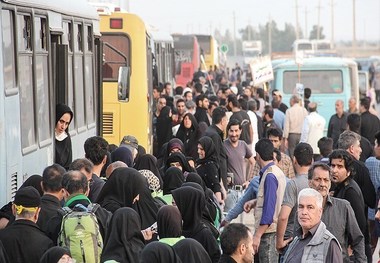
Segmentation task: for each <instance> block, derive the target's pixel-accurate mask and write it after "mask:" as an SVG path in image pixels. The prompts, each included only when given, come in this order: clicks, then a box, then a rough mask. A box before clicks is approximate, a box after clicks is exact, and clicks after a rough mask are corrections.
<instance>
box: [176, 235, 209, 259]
mask: <svg viewBox="0 0 380 263" xmlns="http://www.w3.org/2000/svg"><path fill="white" fill-rule="evenodd" d="M173 248H174V251H175V252H176V253H177V255H178V256H179V258H180V259H181V260H182V263H199V262H202V263H211V259H210V256H209V255H208V253H207V251H206V250H205V249H204V247H203V246H202V245H201V243H199V242H198V241H196V240H195V239H192V238H185V239H182V240H180V241H178V242H177V243H176V244H175V245H174V246H173Z"/></svg>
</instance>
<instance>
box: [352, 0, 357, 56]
mask: <svg viewBox="0 0 380 263" xmlns="http://www.w3.org/2000/svg"><path fill="white" fill-rule="evenodd" d="M355 9H356V4H355V0H352V50H353V52H354V55H355V54H356V13H355Z"/></svg>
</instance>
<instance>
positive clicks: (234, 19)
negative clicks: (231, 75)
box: [232, 11, 236, 57]
mask: <svg viewBox="0 0 380 263" xmlns="http://www.w3.org/2000/svg"><path fill="white" fill-rule="evenodd" d="M232 16H233V27H234V29H233V30H234V34H233V37H234V56H235V57H236V16H235V11H234V12H233V14H232Z"/></svg>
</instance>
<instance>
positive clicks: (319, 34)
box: [317, 0, 321, 40]
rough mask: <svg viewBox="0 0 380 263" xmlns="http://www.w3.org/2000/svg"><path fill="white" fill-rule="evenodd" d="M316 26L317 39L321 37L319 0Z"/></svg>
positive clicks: (319, 2)
mask: <svg viewBox="0 0 380 263" xmlns="http://www.w3.org/2000/svg"><path fill="white" fill-rule="evenodd" d="M317 9H318V28H317V40H319V39H320V38H321V0H319V1H318V6H317Z"/></svg>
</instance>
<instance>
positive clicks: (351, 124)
mask: <svg viewBox="0 0 380 263" xmlns="http://www.w3.org/2000/svg"><path fill="white" fill-rule="evenodd" d="M360 125H361V117H360V115H359V114H357V113H351V114H350V115H348V116H347V126H348V130H350V131H352V132H355V133H357V134H359V135H360ZM360 148H361V149H362V153H361V154H360V159H359V160H360V161H362V162H365V160H367V159H368V158H369V157H370V156H372V155H373V146H372V144H371V143H370V141H369V140H368V139H367V138H365V137H363V136H361V135H360Z"/></svg>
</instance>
